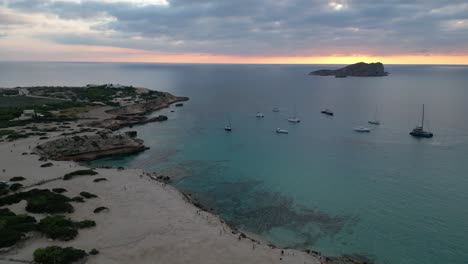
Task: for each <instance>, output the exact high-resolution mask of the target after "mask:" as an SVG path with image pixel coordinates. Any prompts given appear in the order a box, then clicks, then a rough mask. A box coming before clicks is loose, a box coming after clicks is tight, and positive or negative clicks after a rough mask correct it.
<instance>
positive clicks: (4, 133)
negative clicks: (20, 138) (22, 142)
mask: <svg viewBox="0 0 468 264" xmlns="http://www.w3.org/2000/svg"><path fill="white" fill-rule="evenodd" d="M13 134H16V132H15V131H14V130H0V137H2V136H9V135H13Z"/></svg>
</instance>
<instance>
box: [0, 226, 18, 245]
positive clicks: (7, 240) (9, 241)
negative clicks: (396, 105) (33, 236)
mask: <svg viewBox="0 0 468 264" xmlns="http://www.w3.org/2000/svg"><path fill="white" fill-rule="evenodd" d="M21 238H23V234H22V233H21V232H18V231H16V230H12V229H0V248H4V247H11V246H13V245H15V244H16V243H17V242H18V241H20V240H21Z"/></svg>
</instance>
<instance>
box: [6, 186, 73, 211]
mask: <svg viewBox="0 0 468 264" xmlns="http://www.w3.org/2000/svg"><path fill="white" fill-rule="evenodd" d="M22 200H26V202H27V205H26V211H28V212H31V213H38V214H42V213H48V214H56V213H71V212H73V206H72V205H71V204H70V203H69V202H70V198H68V197H66V196H64V195H61V194H58V193H53V192H51V191H50V190H47V189H45V190H39V189H33V190H30V191H27V192H20V193H15V194H11V195H8V196H5V197H1V198H0V206H3V205H10V204H15V203H19V202H20V201H22Z"/></svg>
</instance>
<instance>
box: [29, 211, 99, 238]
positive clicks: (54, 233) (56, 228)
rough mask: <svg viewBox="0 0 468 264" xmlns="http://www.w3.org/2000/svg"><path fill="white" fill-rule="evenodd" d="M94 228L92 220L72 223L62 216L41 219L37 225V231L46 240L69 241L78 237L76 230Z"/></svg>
mask: <svg viewBox="0 0 468 264" xmlns="http://www.w3.org/2000/svg"><path fill="white" fill-rule="evenodd" d="M94 226H96V222H94V221H92V220H84V221H79V222H74V221H72V220H71V219H70V218H66V217H65V216H63V215H50V216H47V217H45V218H43V219H42V220H41V221H40V222H39V224H38V225H37V229H38V230H39V231H40V232H42V233H43V234H45V235H46V236H47V237H48V238H52V239H58V240H62V241H69V240H72V239H74V238H75V237H76V236H77V235H78V229H82V228H90V227H94Z"/></svg>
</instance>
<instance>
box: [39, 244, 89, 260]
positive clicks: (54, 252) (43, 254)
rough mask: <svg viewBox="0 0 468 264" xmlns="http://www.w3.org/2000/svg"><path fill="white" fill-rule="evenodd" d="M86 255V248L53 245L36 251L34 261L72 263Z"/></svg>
mask: <svg viewBox="0 0 468 264" xmlns="http://www.w3.org/2000/svg"><path fill="white" fill-rule="evenodd" d="M86 256H87V254H86V252H85V251H84V250H81V249H76V248H73V247H66V248H62V247H59V246H51V247H46V248H38V249H36V250H35V251H34V261H35V262H36V263H39V264H71V263H74V262H76V261H79V260H81V259H83V258H85V257H86Z"/></svg>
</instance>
